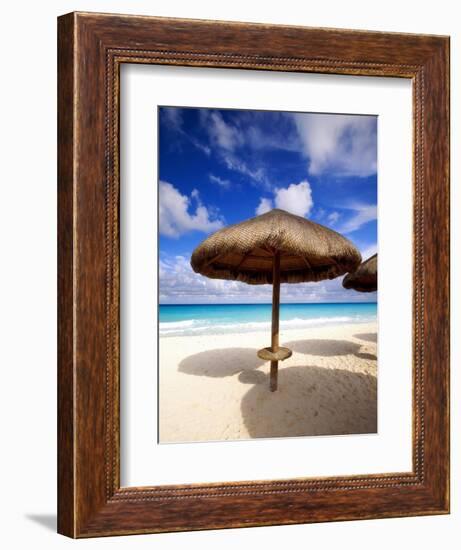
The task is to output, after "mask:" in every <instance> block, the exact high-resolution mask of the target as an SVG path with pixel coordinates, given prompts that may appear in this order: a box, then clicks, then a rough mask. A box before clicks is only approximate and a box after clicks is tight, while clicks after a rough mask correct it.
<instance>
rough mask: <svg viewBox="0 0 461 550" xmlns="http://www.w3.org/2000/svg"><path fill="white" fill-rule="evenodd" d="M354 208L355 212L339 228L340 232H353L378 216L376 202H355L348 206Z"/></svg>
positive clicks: (350, 208)
mask: <svg viewBox="0 0 461 550" xmlns="http://www.w3.org/2000/svg"><path fill="white" fill-rule="evenodd" d="M347 208H348V209H349V210H353V211H354V214H353V216H352V217H351V218H349V219H348V220H347V221H345V222H344V223H343V225H342V226H341V228H340V229H339V232H340V233H352V232H353V231H357V229H360V228H361V227H362V225H365V224H366V223H368V222H371V221H374V220H376V219H377V217H378V208H377V206H376V204H359V203H356V204H353V205H350V206H348V207H347Z"/></svg>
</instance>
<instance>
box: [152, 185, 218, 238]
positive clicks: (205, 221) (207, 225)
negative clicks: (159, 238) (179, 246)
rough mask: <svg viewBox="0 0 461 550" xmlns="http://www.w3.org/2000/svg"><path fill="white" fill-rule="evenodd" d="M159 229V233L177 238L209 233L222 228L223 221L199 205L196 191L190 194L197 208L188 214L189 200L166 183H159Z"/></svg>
mask: <svg viewBox="0 0 461 550" xmlns="http://www.w3.org/2000/svg"><path fill="white" fill-rule="evenodd" d="M159 186H160V189H159V227H160V233H161V234H162V235H166V236H168V237H175V238H176V237H179V236H180V235H183V234H184V233H187V232H189V231H202V232H204V233H209V232H211V231H216V230H217V229H220V228H221V227H222V226H223V221H222V220H221V219H219V218H218V217H217V216H216V215H213V214H212V213H210V211H209V210H208V209H207V208H206V207H205V206H204V205H203V204H202V203H201V201H200V196H199V193H198V191H197V189H194V190H193V191H192V193H191V198H193V199H195V201H196V203H197V206H196V208H195V212H194V211H192V212H189V209H190V206H191V199H190V198H189V197H188V196H187V195H182V194H181V193H180V192H179V191H178V190H177V189H176V187H174V186H173V185H172V184H171V183H169V182H167V181H160V182H159Z"/></svg>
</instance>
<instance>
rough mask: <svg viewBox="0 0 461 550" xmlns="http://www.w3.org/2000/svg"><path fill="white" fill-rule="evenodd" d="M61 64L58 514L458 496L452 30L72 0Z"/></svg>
mask: <svg viewBox="0 0 461 550" xmlns="http://www.w3.org/2000/svg"><path fill="white" fill-rule="evenodd" d="M58 71H59V74H58V77H59V79H58V80H59V89H58V149H59V162H58V224H59V227H58V234H59V243H58V251H59V258H58V260H59V261H58V264H59V277H58V292H59V311H58V321H59V322H58V346H59V348H58V393H59V399H58V466H59V471H58V531H59V532H60V533H62V534H64V535H67V536H70V537H75V538H77V537H98V536H108V535H122V534H135V533H155V532H164V531H184V530H196V529H219V528H229V527H244V526H261V525H277V524H294V523H310V522H321V521H336V520H353V519H364V518H385V517H398V516H413V515H429V514H444V513H448V512H449V308H448V305H447V304H448V303H449V82H448V78H449V39H448V38H447V37H441V36H431V35H410V34H389V33H378V32H365V31H350V30H339V29H315V28H306V27H287V26H273V25H258V24H247V23H230V22H217V21H195V20H180V19H165V18H156V17H141V16H122V15H110V14H104V15H102V14H91V13H71V14H68V15H64V16H62V17H60V18H59V20H58ZM378 266H379V269H378Z"/></svg>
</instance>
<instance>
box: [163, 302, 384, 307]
mask: <svg viewBox="0 0 461 550" xmlns="http://www.w3.org/2000/svg"><path fill="white" fill-rule="evenodd" d="M346 304H347V305H368V304H376V305H377V304H378V302H284V303H281V304H280V305H281V306H284V305H285V306H289V305H292V306H293V305H296V306H312V305H346ZM158 305H159V306H270V305H272V302H226V303H219V302H216V303H215V302H213V303H211V302H208V303H203V302H201V303H189V304H187V303H186V304H184V303H181V304H160V303H159V304H158Z"/></svg>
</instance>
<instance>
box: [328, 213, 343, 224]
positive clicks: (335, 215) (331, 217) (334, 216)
mask: <svg viewBox="0 0 461 550" xmlns="http://www.w3.org/2000/svg"><path fill="white" fill-rule="evenodd" d="M339 218H340V213H339V212H336V211H335V212H330V214H328V216H327V222H328V223H329V224H330V225H334V224H335V223H336V222H337V221H338V220H339Z"/></svg>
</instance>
